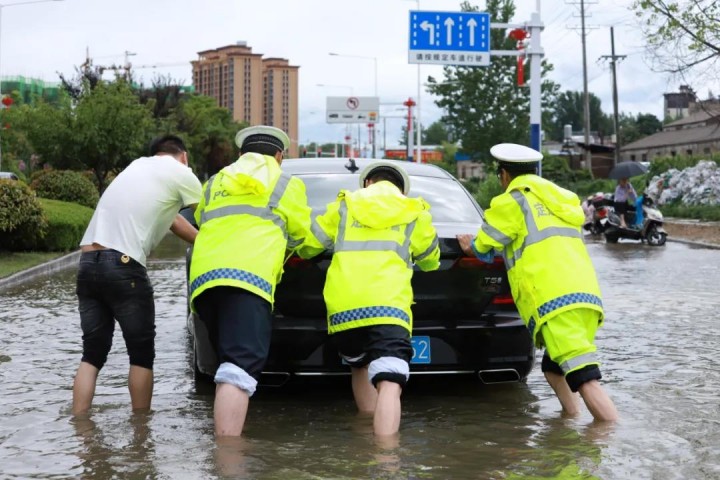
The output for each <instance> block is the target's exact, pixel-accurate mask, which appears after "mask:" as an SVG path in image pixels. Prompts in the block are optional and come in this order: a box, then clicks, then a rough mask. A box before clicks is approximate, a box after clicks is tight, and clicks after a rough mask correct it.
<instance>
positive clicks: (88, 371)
mask: <svg viewBox="0 0 720 480" xmlns="http://www.w3.org/2000/svg"><path fill="white" fill-rule="evenodd" d="M99 372H100V370H98V369H97V368H95V367H94V366H93V365H90V364H89V363H87V362H80V366H79V367H78V369H77V373H76V374H75V381H74V382H73V407H72V413H73V415H78V414H82V413H87V411H88V410H89V409H90V406H91V405H92V401H93V397H94V396H95V384H96V382H97V376H98V373H99Z"/></svg>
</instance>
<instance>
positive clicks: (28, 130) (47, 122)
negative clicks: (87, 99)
mask: <svg viewBox="0 0 720 480" xmlns="http://www.w3.org/2000/svg"><path fill="white" fill-rule="evenodd" d="M2 121H3V124H7V126H8V128H7V129H6V130H5V131H4V132H3V145H2V148H3V156H5V154H6V153H8V154H9V155H11V156H15V157H16V159H17V160H20V159H24V160H25V164H26V165H27V166H28V170H26V172H25V173H26V174H30V171H29V169H30V168H31V167H32V165H31V163H32V162H31V161H30V157H31V156H32V155H33V154H35V155H39V157H40V161H41V162H42V163H45V164H49V165H51V166H53V167H56V168H79V167H80V166H81V164H80V163H79V162H78V160H77V159H78V152H77V145H76V144H75V142H74V129H73V121H74V120H73V109H72V108H71V104H70V98H69V97H68V96H67V95H61V96H60V99H59V101H58V102H57V104H56V105H51V104H49V103H47V102H45V101H42V100H40V101H38V102H36V103H35V104H34V105H28V104H25V105H20V106H19V107H14V108H10V109H6V110H5V111H3V120H2Z"/></svg>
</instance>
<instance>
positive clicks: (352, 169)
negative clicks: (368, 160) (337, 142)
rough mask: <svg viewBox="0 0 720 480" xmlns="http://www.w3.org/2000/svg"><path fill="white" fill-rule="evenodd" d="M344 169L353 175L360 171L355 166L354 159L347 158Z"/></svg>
mask: <svg viewBox="0 0 720 480" xmlns="http://www.w3.org/2000/svg"><path fill="white" fill-rule="evenodd" d="M345 168H347V169H348V170H350V172H352V173H355V172H357V171H358V170H360V168H359V167H358V166H357V165H355V159H354V158H349V159H348V163H346V164H345Z"/></svg>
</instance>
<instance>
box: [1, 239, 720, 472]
mask: <svg viewBox="0 0 720 480" xmlns="http://www.w3.org/2000/svg"><path fill="white" fill-rule="evenodd" d="M588 248H589V251H590V254H591V256H592V258H593V261H594V263H595V265H596V268H597V270H598V274H599V277H600V282H601V287H602V291H603V295H604V300H605V306H606V314H607V320H606V323H605V326H604V327H603V328H601V329H600V330H599V332H598V338H597V344H598V347H599V352H600V357H601V359H602V361H603V366H602V368H603V374H604V380H603V383H604V385H605V387H606V388H607V391H608V393H609V394H610V395H611V396H612V398H613V399H614V400H615V402H616V404H617V407H618V410H619V411H620V415H621V421H620V422H619V423H618V424H617V425H615V426H614V427H612V428H607V427H604V428H603V427H597V426H593V425H592V424H591V421H592V418H591V417H590V415H589V414H588V413H587V412H586V411H585V412H584V413H583V415H582V416H581V417H579V418H576V419H566V418H562V417H561V416H560V413H559V410H560V408H559V404H558V402H557V400H556V399H555V398H554V397H553V395H552V391H551V390H550V388H549V387H548V386H547V385H546V383H545V381H544V379H543V378H542V374H541V372H540V369H539V366H536V368H535V370H534V371H533V372H532V373H531V375H530V377H529V379H528V382H527V384H509V385H496V386H481V385H478V384H476V383H472V384H469V383H467V382H464V383H460V384H457V385H456V384H450V385H447V384H445V383H443V384H441V385H433V384H432V383H430V382H423V383H421V382H420V381H419V380H418V381H416V380H412V381H411V386H410V388H409V389H408V391H406V393H405V395H404V396H403V420H402V424H401V437H400V440H399V443H398V444H397V445H380V444H376V443H375V442H374V440H373V436H372V434H371V432H372V425H371V420H370V419H368V418H358V417H357V416H356V414H355V411H354V404H353V401H352V395H351V392H350V387H349V383H348V382H349V380H348V381H347V382H346V381H345V380H340V383H342V384H343V385H342V386H341V387H339V388H329V387H322V388H321V387H320V386H311V387H308V388H306V389H303V390H294V391H289V392H286V393H284V394H282V395H280V394H278V393H277V392H273V391H264V392H259V393H258V394H257V395H256V396H255V397H253V400H252V401H251V406H250V412H249V414H248V420H247V423H246V429H245V432H244V434H245V437H244V438H243V439H241V440H239V441H237V442H230V443H225V444H216V442H215V440H214V437H213V426H212V397H211V396H206V395H198V394H196V393H195V390H194V386H193V380H192V371H191V370H190V367H189V362H188V355H189V349H188V339H187V334H186V331H185V318H184V312H185V286H184V264H183V263H182V252H183V247H182V244H181V243H179V242H178V241H174V240H173V239H168V241H166V242H165V243H164V244H163V245H162V248H161V249H159V250H158V252H156V255H155V257H154V259H153V260H152V263H151V264H150V267H149V274H150V278H151V279H152V281H153V284H154V286H155V292H156V305H157V348H156V349H157V358H156V363H155V382H156V383H155V395H154V398H153V411H152V412H151V413H149V414H146V415H132V414H131V412H130V407H129V398H128V397H129V396H128V393H127V388H126V379H127V355H126V352H125V348H124V345H123V342H122V336H121V335H120V332H119V330H116V335H115V341H114V344H113V350H112V352H111V353H110V356H109V359H108V363H107V364H106V366H105V368H104V369H103V370H102V372H101V375H100V379H99V381H98V388H97V392H96V397H95V402H94V405H95V406H94V408H93V411H92V415H91V417H90V419H86V420H73V419H72V417H71V415H70V404H71V397H72V388H71V385H72V379H73V375H74V373H75V369H76V368H77V365H78V362H79V361H80V356H81V341H80V338H81V332H80V326H79V317H78V314H77V300H76V297H75V293H74V271H73V270H72V269H71V270H68V271H66V272H63V273H60V274H56V275H54V276H52V277H50V278H47V279H42V280H38V281H35V282H31V283H28V284H25V285H22V286H19V287H15V288H11V289H6V290H4V291H0V479H5V478H85V479H108V478H122V479H144V478H151V479H153V478H158V479H161V478H162V479H165V478H167V479H184V478H188V479H193V478H248V479H284V480H295V479H375V478H377V479H426V478H431V479H511V478H516V479H520V478H563V479H574V478H598V479H633V480H636V479H663V480H665V479H718V478H720V453H718V448H717V446H718V445H720V401H719V399H720V394H719V393H718V392H719V391H720V374H719V373H718V357H719V356H718V351H720V334H719V333H718V328H717V319H716V315H717V312H718V307H719V306H720V299H719V295H718V294H719V293H720V287H719V286H718V285H720V250H707V249H695V248H692V247H689V246H686V245H681V244H676V243H668V244H667V245H666V246H665V247H661V248H651V247H646V246H643V245H637V244H622V243H621V244H617V245H606V244H604V243H592V244H589V245H588ZM438 387H439V388H438Z"/></svg>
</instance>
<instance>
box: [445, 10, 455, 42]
mask: <svg viewBox="0 0 720 480" xmlns="http://www.w3.org/2000/svg"><path fill="white" fill-rule="evenodd" d="M444 23H445V27H446V28H447V44H448V45H452V27H453V25H455V20H453V19H452V18H449V17H448V18H447V19H446V20H445V22H444Z"/></svg>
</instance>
